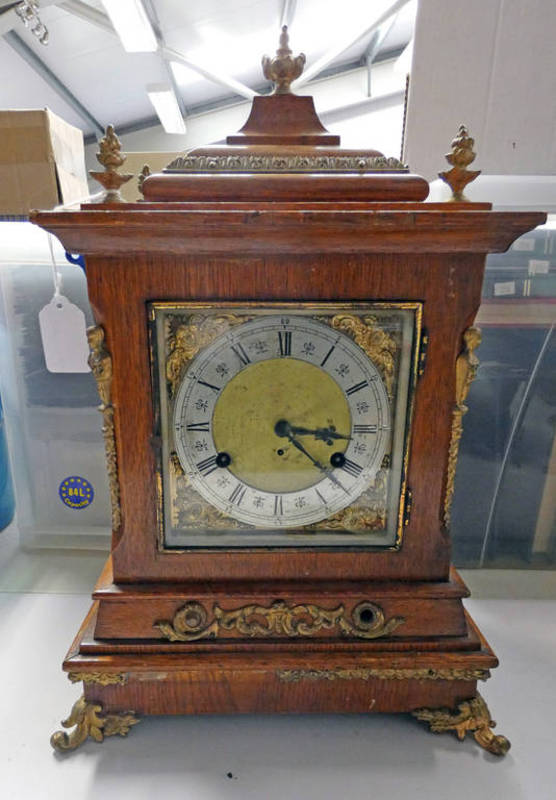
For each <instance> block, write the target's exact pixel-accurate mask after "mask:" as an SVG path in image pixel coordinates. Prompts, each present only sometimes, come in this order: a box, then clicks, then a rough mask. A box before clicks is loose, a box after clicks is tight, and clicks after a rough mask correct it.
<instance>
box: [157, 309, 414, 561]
mask: <svg viewBox="0 0 556 800" xmlns="http://www.w3.org/2000/svg"><path fill="white" fill-rule="evenodd" d="M151 316H152V319H153V320H154V326H153V357H154V361H155V364H156V366H155V371H154V375H155V377H154V385H155V387H156V389H155V394H156V393H157V394H158V397H155V400H156V415H155V416H156V419H157V420H158V419H159V420H160V433H159V431H157V432H156V433H157V438H158V435H160V437H161V442H162V445H161V452H160V464H159V468H160V471H161V480H160V484H159V485H160V489H161V497H160V517H161V521H162V518H163V520H164V524H163V525H162V526H161V527H162V528H163V530H161V532H162V533H163V538H164V541H165V544H166V546H170V547H191V546H199V547H211V546H212V547H214V546H217V547H224V546H231V547H234V546H236V547H237V546H246V545H249V546H312V547H314V546H331V545H332V546H334V545H339V546H345V545H350V546H351V545H363V546H375V547H393V546H395V545H397V544H398V543H399V540H400V537H401V523H400V507H401V506H402V504H403V500H404V494H405V474H404V470H405V460H404V456H405V452H406V447H407V441H408V420H409V418H410V415H411V396H412V388H413V383H414V379H415V372H416V363H417V353H416V349H417V348H416V343H417V342H418V341H419V335H418V334H419V326H420V316H421V306H420V304H418V303H406V304H404V303H397V304H389V303H374V304H373V303H369V304H357V305H352V304H350V305H346V304H344V305H340V304H337V305H331V304H291V305H286V304H274V305H272V304H268V305H263V306H260V305H258V306H255V305H253V306H248V307H245V306H244V307H238V306H236V305H233V304H224V305H222V304H219V306H218V307H214V306H213V307H210V306H209V305H206V304H205V305H202V304H201V305H199V304H187V303H183V304H171V303H155V304H153V305H152V306H151Z"/></svg>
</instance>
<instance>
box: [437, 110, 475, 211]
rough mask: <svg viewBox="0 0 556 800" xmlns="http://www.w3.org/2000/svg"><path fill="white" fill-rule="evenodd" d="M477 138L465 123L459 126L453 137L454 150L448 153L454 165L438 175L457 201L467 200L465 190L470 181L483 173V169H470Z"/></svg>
mask: <svg viewBox="0 0 556 800" xmlns="http://www.w3.org/2000/svg"><path fill="white" fill-rule="evenodd" d="M474 145H475V140H474V139H473V138H472V137H471V136H469V133H468V132H467V128H466V127H465V125H460V126H459V131H458V135H457V136H456V137H455V139H452V150H451V152H450V153H446V156H445V158H446V161H447V162H448V164H451V165H452V169H451V170H448V171H447V172H439V173H438V177H439V178H442V180H443V181H444V182H445V183H447V184H448V185H449V186H450V188H451V190H452V198H451V199H452V200H453V201H455V202H462V201H463V202H465V201H466V200H467V198H466V197H465V195H464V194H463V190H464V189H465V187H466V186H467V184H468V183H471V181H474V180H475V178H476V177H477V176H478V175H480V174H481V170H476V171H472V170H468V169H467V167H468V166H469V164H471V163H473V161H474V160H475V155H476V153H474V152H473V147H474Z"/></svg>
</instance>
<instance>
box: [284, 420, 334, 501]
mask: <svg viewBox="0 0 556 800" xmlns="http://www.w3.org/2000/svg"><path fill="white" fill-rule="evenodd" d="M288 441H289V442H290V443H291V444H293V446H294V447H296V448H297V449H298V450H299V451H300V452H301V453H303V455H306V456H307V458H308V459H309V461H312V462H313V464H314V465H315V467H317V469H320V471H321V472H324V474H325V475H327V476H328V478H329V479H330V480H331V481H332V483H335V484H336V485H337V486H339V487H340V489H343V490H344V492H345V491H346V490H345V489H344V487H343V486H342V484H341V483H340V481H339V480H338V479H337V478H335V477H334V475H333V474H332V473H331V472H330V471H329V470H328V469H327V468H326V467H325V466H323V465H322V464H321V463H320V461H317V459H316V458H313V456H312V455H311V453H308V452H307V450H305V448H304V447H303V445H302V444H301V442H298V441H297V439H296V438H295V437H294V436H292V434H291V433H288Z"/></svg>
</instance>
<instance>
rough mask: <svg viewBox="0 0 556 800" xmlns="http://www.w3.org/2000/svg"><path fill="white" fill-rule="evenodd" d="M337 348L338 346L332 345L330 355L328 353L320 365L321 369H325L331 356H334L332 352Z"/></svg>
mask: <svg viewBox="0 0 556 800" xmlns="http://www.w3.org/2000/svg"><path fill="white" fill-rule="evenodd" d="M335 347H336V345H335V344H333V345H332V347H331V348H330V350H329V351H328V353H327V354H326V355H325V357H324V358H323V359H322V361H321V362H320V365H321V367H324V365H325V364H326V362H327V361H328V359H329V358H330V356H331V355H332V351H333V350H334V348H335Z"/></svg>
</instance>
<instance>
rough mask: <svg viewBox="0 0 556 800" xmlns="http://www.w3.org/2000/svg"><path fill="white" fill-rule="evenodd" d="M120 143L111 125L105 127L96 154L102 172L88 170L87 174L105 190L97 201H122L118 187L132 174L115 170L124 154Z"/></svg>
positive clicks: (120, 163) (124, 158) (129, 178)
mask: <svg viewBox="0 0 556 800" xmlns="http://www.w3.org/2000/svg"><path fill="white" fill-rule="evenodd" d="M121 150H122V144H121V142H120V140H119V139H118V137H117V136H116V132H115V131H114V126H113V125H108V126H107V127H106V134H105V136H104V137H103V138H102V139H101V140H100V142H99V152H98V153H97V154H96V156H97V161H98V162H99V164H101V165H102V166H103V167H104V172H95V171H93V170H89V175H90V176H91V178H94V179H95V180H96V181H98V182H99V183H100V184H101V186H103V187H104V189H105V192H104V195H103V196H102V197H101V199H100V200H99V201H98V202H99V203H123V202H124V199H123V197H122V196H121V194H120V188H121V187H122V186H123V185H124V183H127V181H129V180H131V179H132V178H133V175H132V174H123V175H120V173H119V172H118V171H117V170H118V169H119V168H120V167H121V166H122V164H123V163H124V161H125V160H126V156H125V154H124V153H122V152H121Z"/></svg>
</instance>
